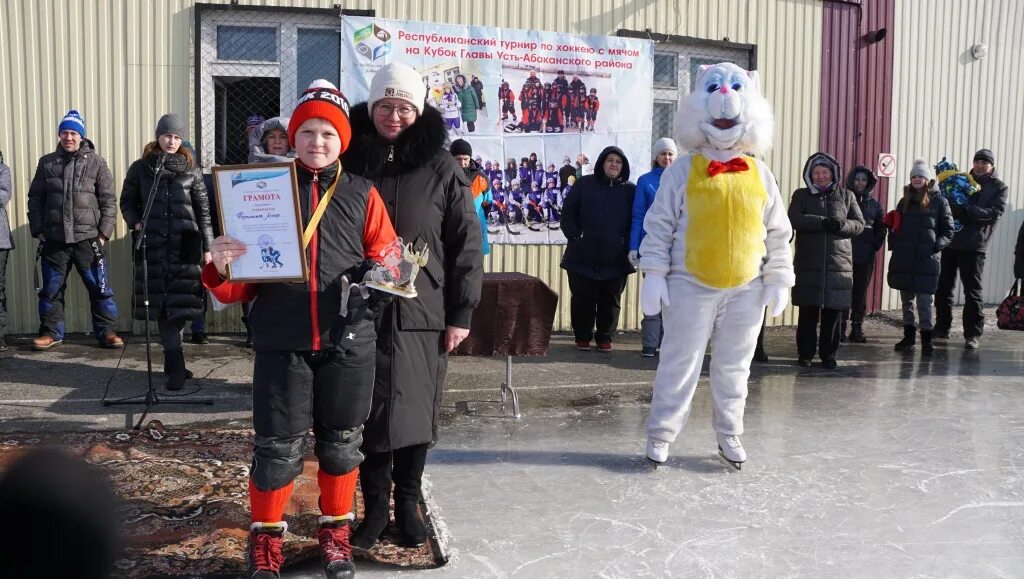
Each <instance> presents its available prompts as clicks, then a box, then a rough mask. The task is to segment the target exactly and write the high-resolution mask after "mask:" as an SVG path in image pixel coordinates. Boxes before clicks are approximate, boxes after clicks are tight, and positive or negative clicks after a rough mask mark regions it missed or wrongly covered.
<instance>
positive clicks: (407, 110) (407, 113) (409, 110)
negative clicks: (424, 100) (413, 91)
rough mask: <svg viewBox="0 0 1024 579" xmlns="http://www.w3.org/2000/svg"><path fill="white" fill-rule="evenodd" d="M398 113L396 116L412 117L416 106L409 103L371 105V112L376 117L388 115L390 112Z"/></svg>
mask: <svg viewBox="0 0 1024 579" xmlns="http://www.w3.org/2000/svg"><path fill="white" fill-rule="evenodd" d="M395 112H397V113H398V116H399V117H400V118H403V119H408V118H412V117H413V116H415V115H416V107H414V106H409V105H400V106H397V107H396V106H395V105H389V104H387V103H380V104H378V105H376V106H374V107H373V113H374V114H375V115H377V116H378V117H384V118H387V117H390V116H391V115H392V113H395Z"/></svg>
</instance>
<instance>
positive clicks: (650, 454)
mask: <svg viewBox="0 0 1024 579" xmlns="http://www.w3.org/2000/svg"><path fill="white" fill-rule="evenodd" d="M666 460H668V443H667V442H665V441H664V440H658V439H657V438H652V437H650V436H648V437H647V462H649V463H650V464H651V466H653V467H654V468H658V467H659V466H661V465H663V464H665V461H666Z"/></svg>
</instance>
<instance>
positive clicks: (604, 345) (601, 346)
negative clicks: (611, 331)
mask: <svg viewBox="0 0 1024 579" xmlns="http://www.w3.org/2000/svg"><path fill="white" fill-rule="evenodd" d="M597 351H598V352H605V353H608V352H611V351H612V343H611V342H598V343H597Z"/></svg>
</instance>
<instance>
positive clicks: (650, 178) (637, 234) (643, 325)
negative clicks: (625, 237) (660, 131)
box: [629, 137, 677, 358]
mask: <svg viewBox="0 0 1024 579" xmlns="http://www.w3.org/2000/svg"><path fill="white" fill-rule="evenodd" d="M676 153H677V151H676V144H675V142H674V141H673V140H672V139H669V138H668V137H663V138H661V139H658V141H657V142H656V143H654V161H653V162H652V163H651V171H650V172H649V173H645V174H644V175H641V176H640V178H639V179H637V181H636V196H635V197H633V226H632V227H631V228H630V230H629V262H630V263H631V264H633V267H637V266H639V264H640V242H641V241H643V239H644V216H646V215H647V210H648V209H650V208H651V205H652V204H653V203H654V195H655V193H657V192H658V186H659V185H660V184H661V174H662V172H664V171H665V168H666V167H668V166H669V165H671V164H672V161H674V160H675V158H676ZM640 331H641V334H642V337H643V347H642V348H641V350H640V355H641V356H643V357H644V358H653V357H654V354H655V353H656V352H657V351H658V348H659V347H660V346H661V336H662V332H661V314H658V315H656V316H647V315H645V316H644V319H643V321H641V322H640Z"/></svg>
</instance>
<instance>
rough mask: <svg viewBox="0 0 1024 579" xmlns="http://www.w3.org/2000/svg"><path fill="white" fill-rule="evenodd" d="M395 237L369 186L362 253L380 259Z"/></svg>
mask: <svg viewBox="0 0 1024 579" xmlns="http://www.w3.org/2000/svg"><path fill="white" fill-rule="evenodd" d="M396 237H398V236H397V235H396V234H395V228H394V227H393V226H392V225H391V218H390V217H388V211H387V209H386V208H385V207H384V200H383V199H381V198H380V193H378V192H377V188H376V187H370V195H369V197H368V198H367V200H366V224H365V225H364V226H363V255H364V256H366V257H367V258H369V259H372V260H374V261H380V258H381V255H380V250H381V249H384V247H385V246H387V245H388V244H389V243H391V242H392V241H394V240H395V238H396ZM218 299H219V298H218Z"/></svg>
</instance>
